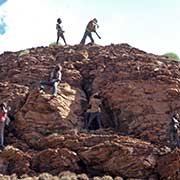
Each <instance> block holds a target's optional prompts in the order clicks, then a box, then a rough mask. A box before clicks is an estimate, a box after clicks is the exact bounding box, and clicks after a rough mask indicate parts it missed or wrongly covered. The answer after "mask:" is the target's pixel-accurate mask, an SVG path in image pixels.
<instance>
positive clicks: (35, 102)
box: [0, 44, 180, 180]
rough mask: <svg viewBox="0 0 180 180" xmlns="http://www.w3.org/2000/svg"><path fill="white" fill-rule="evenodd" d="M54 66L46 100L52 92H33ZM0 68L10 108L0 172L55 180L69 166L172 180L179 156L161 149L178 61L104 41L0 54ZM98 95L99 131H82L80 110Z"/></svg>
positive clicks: (178, 96)
mask: <svg viewBox="0 0 180 180" xmlns="http://www.w3.org/2000/svg"><path fill="white" fill-rule="evenodd" d="M57 63H61V65H62V67H63V76H62V82H61V83H60V85H59V87H58V96H57V97H56V98H52V95H51V89H49V90H47V91H46V92H45V93H44V94H40V93H39V92H38V91H37V87H38V85H39V81H40V80H46V79H48V77H49V73H50V71H51V70H52V68H53V67H54V66H55V65H56V64H57ZM0 65H1V71H0V99H1V100H0V101H7V102H8V103H9V105H10V106H11V107H12V109H11V111H10V115H11V117H12V118H13V120H14V121H12V122H11V125H10V127H9V129H8V130H7V131H6V135H7V137H6V143H7V144H11V145H12V146H11V147H7V148H5V150H4V151H3V152H1V153H0V173H2V174H4V175H7V174H12V173H16V174H17V175H22V174H28V175H29V176H32V177H33V178H34V179H37V178H41V177H42V178H45V177H46V175H45V174H43V175H41V177H40V176H38V174H39V173H40V172H50V173H52V174H55V175H57V173H59V172H60V171H64V170H67V169H69V168H70V169H71V170H72V171H75V172H76V173H77V172H78V173H79V172H80V173H84V172H85V173H87V174H88V175H89V176H91V177H94V176H98V177H96V178H100V176H101V178H100V179H102V178H103V175H105V174H109V175H111V176H113V177H115V176H119V175H120V176H121V177H117V178H121V179H123V178H124V179H128V178H129V179H133V178H136V179H138V178H139V179H148V180H151V179H152V180H157V179H158V178H160V179H163V178H164V179H167V178H168V177H170V178H172V179H179V174H178V173H176V171H177V170H178V168H179V164H178V158H179V152H178V151H174V152H170V150H169V149H168V148H166V147H164V145H166V146H168V145H169V122H170V116H171V113H173V112H174V111H175V112H180V101H179V100H180V85H179V78H180V72H179V68H180V64H179V63H178V62H176V61H172V60H171V61H170V60H168V59H167V58H165V57H163V56H157V55H153V54H148V53H146V52H144V51H141V50H139V49H136V48H134V47H131V46H129V45H128V44H118V45H114V44H111V45H109V46H104V47H103V46H98V45H93V46H91V45H87V46H81V45H76V46H65V47H63V46H53V47H38V48H32V49H29V50H28V51H26V52H25V53H22V52H6V53H4V54H2V55H0ZM97 91H98V92H100V94H101V97H102V116H101V117H102V124H103V129H102V130H97V131H93V130H92V131H89V132H87V131H85V130H84V112H85V110H86V109H87V104H88V101H89V97H90V96H91V95H92V94H93V93H94V92H97ZM83 131H84V132H85V133H80V132H83ZM93 133H94V134H93ZM120 134H121V135H124V137H123V136H120ZM136 138H139V139H141V140H138V139H136ZM151 143H154V144H151ZM155 144H156V145H155ZM158 144H159V145H158ZM63 157H65V159H64V158H63ZM166 159H167V162H168V164H166ZM49 162H50V164H49ZM72 162H73V163H72ZM171 165H172V166H171ZM173 166H174V167H175V169H173V170H172V167H173ZM35 175H36V176H35ZM158 175H159V176H160V177H158ZM3 178H6V179H8V178H10V177H8V176H4V177H3ZM25 178H26V179H27V178H29V177H24V179H25ZM47 178H51V179H52V178H56V179H57V177H56V176H54V177H53V176H52V175H50V174H48V175H47ZM76 178H77V176H76ZM109 178H111V177H109ZM117 178H116V179H117ZM30 179H32V178H30Z"/></svg>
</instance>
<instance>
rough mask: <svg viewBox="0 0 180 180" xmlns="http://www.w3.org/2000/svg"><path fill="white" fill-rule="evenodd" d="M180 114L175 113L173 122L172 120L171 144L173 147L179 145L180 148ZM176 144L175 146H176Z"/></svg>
mask: <svg viewBox="0 0 180 180" xmlns="http://www.w3.org/2000/svg"><path fill="white" fill-rule="evenodd" d="M178 119H179V114H177V113H176V114H174V115H173V117H172V119H171V122H170V144H171V147H172V148H174V147H176V146H177V147H178V148H180V140H179V135H178V128H179V121H178ZM174 144H175V146H174Z"/></svg>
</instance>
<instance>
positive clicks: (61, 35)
mask: <svg viewBox="0 0 180 180" xmlns="http://www.w3.org/2000/svg"><path fill="white" fill-rule="evenodd" d="M61 23H62V21H61V19H60V18H58V19H57V24H56V30H57V41H56V44H57V45H58V43H59V38H60V37H61V38H62V39H63V41H64V44H65V45H67V43H66V40H65V37H64V32H65V31H63V29H62V27H61V25H60V24H61Z"/></svg>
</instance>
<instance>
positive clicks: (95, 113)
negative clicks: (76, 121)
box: [86, 93, 101, 129]
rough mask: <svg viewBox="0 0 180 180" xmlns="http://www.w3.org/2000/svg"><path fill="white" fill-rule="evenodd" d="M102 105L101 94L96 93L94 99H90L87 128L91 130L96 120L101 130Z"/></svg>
mask: <svg viewBox="0 0 180 180" xmlns="http://www.w3.org/2000/svg"><path fill="white" fill-rule="evenodd" d="M100 105H101V99H100V96H99V93H95V94H93V95H92V97H91V98H90V102H89V107H90V108H89V109H88V111H87V113H88V116H89V117H88V119H86V125H87V126H86V128H87V129H89V128H90V126H91V124H92V122H93V121H94V120H96V122H97V125H98V127H97V128H98V129H100V128H101V117H100V115H101V109H100Z"/></svg>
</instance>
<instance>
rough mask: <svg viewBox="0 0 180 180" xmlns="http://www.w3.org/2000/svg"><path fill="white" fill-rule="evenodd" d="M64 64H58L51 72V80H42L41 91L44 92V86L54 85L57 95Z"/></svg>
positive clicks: (54, 91) (54, 94)
mask: <svg viewBox="0 0 180 180" xmlns="http://www.w3.org/2000/svg"><path fill="white" fill-rule="evenodd" d="M61 71H62V66H61V65H57V66H56V67H55V68H54V69H53V71H52V72H51V74H50V78H49V81H41V82H40V92H43V90H44V86H51V87H53V96H57V91H58V84H59V82H60V81H61V77H62V73H61Z"/></svg>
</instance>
